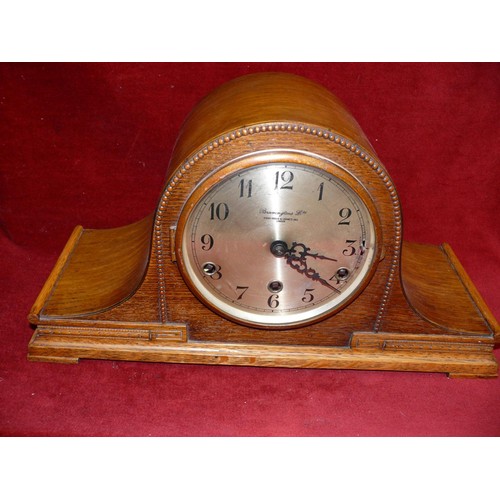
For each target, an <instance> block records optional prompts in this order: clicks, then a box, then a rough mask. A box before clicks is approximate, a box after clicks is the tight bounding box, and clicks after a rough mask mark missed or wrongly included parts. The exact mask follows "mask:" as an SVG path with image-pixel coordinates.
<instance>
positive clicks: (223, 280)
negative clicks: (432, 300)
mask: <svg viewBox="0 0 500 500" xmlns="http://www.w3.org/2000/svg"><path fill="white" fill-rule="evenodd" d="M375 243H376V242H375V230H374V226H373V221H372V219H371V217H370V214H369V211H368V209H367V207H366V206H365V205H364V203H363V202H362V200H361V198H360V197H359V196H358V195H357V194H356V192H355V191H354V190H353V189H352V188H351V187H350V186H349V185H348V184H347V183H346V182H344V181H342V180H340V179H339V178H338V177H336V176H334V175H332V174H331V173H329V172H327V171H325V170H323V169H319V168H316V167H310V166H307V165H301V164H294V163H281V162H280V163H266V164H262V165H257V166H253V167H249V168H245V169H242V170H238V171H236V172H235V173H233V174H229V175H228V176H226V177H224V178H223V179H222V180H221V181H220V182H218V183H216V184H215V185H213V186H212V187H211V188H209V189H208V191H207V192H206V193H205V194H204V195H203V196H202V197H201V198H200V199H199V200H198V201H197V202H196V204H195V205H194V206H193V208H192V209H191V210H190V212H189V215H188V216H187V220H186V225H185V228H184V232H183V236H182V263H183V268H184V269H183V272H184V274H185V277H186V278H187V281H188V283H189V284H190V286H191V287H192V288H194V290H195V292H196V293H197V294H198V295H199V296H200V298H201V299H202V300H205V301H206V302H207V303H208V304H209V305H210V306H211V307H213V308H215V309H216V310H218V311H219V312H221V313H223V314H224V315H226V316H229V317H231V318H233V319H235V320H237V321H240V322H244V323H247V324H254V325H257V326H259V325H262V326H264V325H270V326H278V325H283V326H286V325H290V326H293V325H298V324H302V323H306V322H311V321H313V320H315V319H316V318H319V317H323V316H325V315H327V314H330V313H332V312H333V311H335V310H337V309H338V308H340V307H341V306H342V305H343V304H344V303H345V302H346V301H347V300H348V299H349V298H350V297H351V296H352V295H353V294H354V293H355V292H356V291H357V290H358V288H359V287H360V286H361V284H362V282H363V281H364V278H365V277H366V275H367V273H368V272H369V270H370V268H371V266H372V264H373V260H374V254H375Z"/></svg>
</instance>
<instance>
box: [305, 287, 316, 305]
mask: <svg viewBox="0 0 500 500" xmlns="http://www.w3.org/2000/svg"><path fill="white" fill-rule="evenodd" d="M311 292H314V288H306V291H305V292H304V296H303V297H302V302H305V303H306V304H308V303H309V302H312V301H313V300H314V295H313V294H312V293H311Z"/></svg>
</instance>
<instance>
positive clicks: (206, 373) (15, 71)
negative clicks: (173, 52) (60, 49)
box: [0, 63, 500, 436]
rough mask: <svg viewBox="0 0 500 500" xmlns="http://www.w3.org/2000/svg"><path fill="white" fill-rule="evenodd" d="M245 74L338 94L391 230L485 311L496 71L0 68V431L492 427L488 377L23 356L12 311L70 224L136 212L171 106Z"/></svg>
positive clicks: (499, 87) (166, 149)
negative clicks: (280, 76) (386, 180)
mask: <svg viewBox="0 0 500 500" xmlns="http://www.w3.org/2000/svg"><path fill="white" fill-rule="evenodd" d="M259 71H287V72H292V73H296V74H300V75H303V76H305V77H308V78H311V79H313V80H315V81H317V82H319V83H321V84H323V85H324V86H326V87H327V88H328V89H329V90H331V91H332V92H333V93H334V94H336V95H337V96H338V97H340V98H341V99H342V100H343V101H344V102H345V103H346V105H347V107H348V108H349V109H350V110H351V112H352V113H353V115H354V116H355V117H356V119H357V120H358V122H359V123H360V125H361V127H362V128H363V130H364V131H365V133H366V135H367V136H368V138H369V139H370V141H371V143H372V144H373V146H374V148H375V150H376V151H377V153H378V155H379V157H380V159H381V160H382V162H383V163H384V165H385V166H386V167H387V169H388V171H389V172H390V174H391V176H392V178H393V180H394V182H395V184H396V187H397V189H398V193H399V196H400V198H401V202H402V206H403V210H404V212H403V213H404V237H405V239H407V240H411V241H417V242H422V243H432V244H439V243H442V242H444V241H446V242H448V243H450V244H451V246H452V248H453V250H454V251H455V253H456V254H457V256H458V257H459V259H460V261H461V262H462V264H463V265H464V267H465V269H466V270H467V272H468V273H469V275H470V276H471V278H472V280H473V282H474V283H475V285H476V287H477V288H478V290H479V291H480V293H481V294H482V296H483V298H484V299H485V301H486V303H487V304H488V305H489V306H490V308H491V310H492V312H493V314H494V315H495V316H496V317H497V318H498V317H500V292H499V289H500V287H499V285H498V283H499V277H500V250H499V238H500V223H499V218H498V214H499V213H500V173H499V167H500V165H499V161H498V144H499V139H500V137H499V127H498V119H499V116H500V99H499V97H500V65H499V64H480V63H473V64H472V63H471V64H455V63H453V64H450V63H447V64H413V63H412V64H394V63H393V64H374V63H367V64H360V63H353V64H344V63H338V64H337V63H307V64H305V63H301V64H299V63H283V64H273V63H213V64H211V63H201V64H195V63H189V64H178V63H168V64H128V63H127V64H2V65H0V174H1V178H0V311H1V313H0V314H1V320H2V321H1V329H0V435H3V436H12V435H14V436H148V435H153V436H428V435H431V436H498V435H500V417H499V415H500V379H493V380H450V379H448V378H447V377H446V376H445V375H443V374H422V373H394V372H387V373H385V372H368V371H366V372H362V371H347V370H339V371H328V370H309V369H303V370H296V369H279V368H246V367H222V366H195V365H176V364H171V365H169V364H155V363H152V364H149V363H139V362H112V361H97V360H92V361H91V360H88V361H87V360H84V361H81V362H80V364H78V365H60V364H45V363H30V362H28V361H27V359H26V354H27V345H28V342H29V340H30V337H31V335H32V329H31V328H30V326H29V324H28V322H27V319H26V316H27V314H28V311H29V309H30V307H31V305H32V304H33V302H34V300H35V298H36V296H37V294H38V292H39V291H40V289H41V287H42V285H43V283H44V282H45V279H46V278H47V277H48V275H49V273H50V271H51V269H52V267H53V265H54V263H55V261H56V259H57V257H58V256H59V253H60V252H61V250H62V248H63V246H64V244H65V243H66V240H67V239H68V237H69V235H70V233H71V230H72V229H73V227H74V226H76V225H77V224H81V225H83V226H84V227H86V228H109V227H118V226H121V225H125V224H128V223H131V222H135V221H137V220H139V219H140V218H142V217H144V216H145V215H147V214H148V213H150V212H152V211H153V210H154V208H155V204H156V202H157V199H158V196H159V195H160V189H161V187H162V182H163V180H164V175H165V171H166V167H167V164H168V161H169V156H170V153H171V151H172V147H173V144H174V141H175V139H176V135H177V132H178V130H179V128H180V126H181V124H182V122H183V120H184V118H185V117H186V115H187V113H188V112H189V111H190V110H191V108H192V107H193V106H194V105H195V104H196V103H197V102H198V101H199V100H200V99H201V98H202V97H203V96H205V95H206V94H207V93H209V92H210V91H211V90H213V89H214V88H215V87H217V86H218V85H220V84H221V83H223V82H225V81H227V80H229V79H232V78H235V77H237V76H240V75H242V74H246V73H251V72H259ZM496 357H497V359H498V358H499V357H500V356H499V353H498V350H497V351H496Z"/></svg>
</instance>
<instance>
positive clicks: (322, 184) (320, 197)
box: [318, 182, 325, 201]
mask: <svg viewBox="0 0 500 500" xmlns="http://www.w3.org/2000/svg"><path fill="white" fill-rule="evenodd" d="M324 188H325V183H324V182H322V183H321V184H320V185H319V188H318V191H319V195H318V201H321V200H322V199H323V189H324Z"/></svg>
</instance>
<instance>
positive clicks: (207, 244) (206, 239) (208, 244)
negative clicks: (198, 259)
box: [200, 234, 214, 252]
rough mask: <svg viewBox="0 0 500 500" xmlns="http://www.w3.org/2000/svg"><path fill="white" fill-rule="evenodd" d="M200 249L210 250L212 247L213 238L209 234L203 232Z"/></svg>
mask: <svg viewBox="0 0 500 500" xmlns="http://www.w3.org/2000/svg"><path fill="white" fill-rule="evenodd" d="M200 240H201V243H202V245H201V249H202V250H205V252H208V251H209V250H212V247H213V246H214V238H213V236H212V235H210V234H204V235H203V236H202V237H201V238H200Z"/></svg>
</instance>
